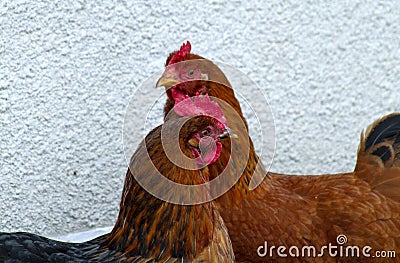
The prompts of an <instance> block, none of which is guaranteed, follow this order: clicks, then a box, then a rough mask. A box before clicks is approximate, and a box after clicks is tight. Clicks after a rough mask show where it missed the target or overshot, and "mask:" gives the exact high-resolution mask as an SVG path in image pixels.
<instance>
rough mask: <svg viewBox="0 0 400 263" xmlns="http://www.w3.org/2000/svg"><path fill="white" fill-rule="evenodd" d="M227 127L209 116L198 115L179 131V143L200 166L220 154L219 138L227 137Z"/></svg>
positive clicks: (212, 160) (208, 162) (213, 159)
mask: <svg viewBox="0 0 400 263" xmlns="http://www.w3.org/2000/svg"><path fill="white" fill-rule="evenodd" d="M229 135H230V134H229V129H228V128H227V127H225V126H224V125H223V124H221V123H219V122H218V121H217V120H215V119H212V118H210V117H205V116H198V117H194V118H192V119H191V120H190V121H188V122H187V123H186V124H185V125H184V126H183V129H182V132H181V140H182V141H181V145H182V144H184V146H185V147H182V148H186V149H188V150H189V152H190V153H189V152H188V153H187V154H188V155H189V154H190V155H191V156H190V157H192V158H194V159H196V163H197V164H198V165H199V166H200V167H204V166H206V165H210V164H213V163H214V162H215V161H216V160H217V159H218V157H219V156H220V154H221V150H222V144H221V140H223V139H225V138H228V137H229Z"/></svg>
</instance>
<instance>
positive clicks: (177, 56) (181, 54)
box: [167, 40, 192, 66]
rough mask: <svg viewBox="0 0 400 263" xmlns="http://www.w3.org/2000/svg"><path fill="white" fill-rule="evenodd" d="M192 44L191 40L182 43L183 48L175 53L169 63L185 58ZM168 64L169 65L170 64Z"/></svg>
mask: <svg viewBox="0 0 400 263" xmlns="http://www.w3.org/2000/svg"><path fill="white" fill-rule="evenodd" d="M191 49H192V46H191V45H190V42H189V40H188V41H187V42H186V44H185V43H183V44H182V46H181V48H180V49H179V50H178V51H177V52H176V53H175V55H174V56H173V57H172V58H171V60H170V61H169V62H168V65H172V64H174V63H177V62H181V61H183V60H184V59H185V57H186V56H187V55H188V54H189V53H190V50H191ZM168 65H167V66H168Z"/></svg>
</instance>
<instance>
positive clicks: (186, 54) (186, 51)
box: [156, 41, 230, 102]
mask: <svg viewBox="0 0 400 263" xmlns="http://www.w3.org/2000/svg"><path fill="white" fill-rule="evenodd" d="M190 50H191V45H190V42H189V41H187V43H186V44H183V45H182V46H181V48H180V49H179V50H178V51H175V52H172V53H171V54H170V55H169V56H168V58H167V61H166V63H165V66H166V69H165V71H164V73H163V75H162V76H161V78H160V79H159V80H158V81H157V84H156V87H161V86H163V87H165V89H166V92H167V95H168V98H169V99H170V100H172V101H173V102H180V101H182V100H184V99H185V98H187V97H192V96H195V95H199V94H206V93H209V92H210V91H209V90H207V85H201V84H200V85H197V84H199V83H200V82H199V80H204V81H213V82H218V83H222V84H224V85H228V86H230V84H229V81H228V80H227V78H226V77H225V75H224V73H223V72H222V71H221V69H220V68H219V67H218V66H217V65H215V64H214V63H213V62H211V61H210V60H208V59H205V58H203V57H201V56H199V55H196V54H192V53H190ZM191 82H195V83H196V84H195V85H193V84H192V83H191ZM209 94H211V95H212V93H209Z"/></svg>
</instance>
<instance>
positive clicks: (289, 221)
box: [157, 51, 400, 262]
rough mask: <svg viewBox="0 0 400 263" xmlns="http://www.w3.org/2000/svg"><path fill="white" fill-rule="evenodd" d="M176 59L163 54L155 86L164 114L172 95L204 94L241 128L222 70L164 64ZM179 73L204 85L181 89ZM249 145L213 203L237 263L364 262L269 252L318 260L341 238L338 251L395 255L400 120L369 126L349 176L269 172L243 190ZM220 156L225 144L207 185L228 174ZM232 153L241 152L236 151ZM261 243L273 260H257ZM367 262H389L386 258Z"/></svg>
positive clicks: (253, 161) (399, 243) (398, 245)
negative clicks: (163, 93)
mask: <svg viewBox="0 0 400 263" xmlns="http://www.w3.org/2000/svg"><path fill="white" fill-rule="evenodd" d="M178 52H179V51H178ZM175 54H176V52H174V53H172V54H170V56H169V58H168V59H167V62H166V65H168V67H167V70H166V71H165V73H164V74H163V76H162V78H160V80H159V81H158V83H157V85H158V86H166V88H169V89H168V90H167V94H168V100H167V103H166V106H165V113H168V112H169V110H170V109H171V107H172V106H173V105H174V104H176V103H177V101H176V99H175V98H174V94H176V93H177V91H176V90H178V92H180V93H185V94H186V95H187V96H193V95H194V94H197V93H201V94H209V95H210V96H213V97H216V98H218V99H221V100H223V101H225V102H227V103H228V104H229V105H230V106H232V107H233V108H234V109H235V111H236V112H237V114H239V115H240V116H241V118H242V121H243V122H244V123H245V126H246V128H247V123H246V120H245V119H244V117H243V114H242V111H241V107H240V105H239V102H238V101H237V99H236V98H235V96H234V92H233V89H232V88H231V86H230V83H229V81H228V80H227V78H226V77H225V76H224V74H223V73H222V71H221V70H220V69H219V68H218V67H217V66H216V65H215V64H213V63H212V62H211V61H209V60H206V59H203V58H202V57H200V56H198V55H195V54H190V53H189V54H185V56H183V55H182V54H181V55H180V57H181V61H183V62H182V63H184V64H183V65H182V66H181V65H179V64H180V63H177V64H176V65H175V64H173V65H171V63H170V60H171V57H174V55H175ZM199 59H200V60H199ZM190 61H193V62H191V63H189V62H190ZM174 62H175V63H176V62H179V61H174ZM182 69H185V70H188V72H192V71H193V69H195V70H198V71H199V72H200V73H201V74H202V75H206V76H208V78H207V81H204V80H203V78H198V79H197V80H195V79H194V80H191V81H190V82H186V83H185V84H184V86H182V85H181V84H180V83H182V82H183V81H182V79H180V76H185V72H176V71H177V70H182ZM171 78H172V79H173V78H174V79H173V80H171ZM165 83H167V85H164V84H165ZM236 88H238V87H236ZM227 115H228V116H227ZM225 116H226V117H227V120H228V125H229V126H230V127H231V128H233V127H232V126H234V125H232V122H233V123H235V122H236V120H235V119H234V118H230V116H229V113H228V114H225ZM234 132H236V130H234ZM238 135H239V140H241V139H246V138H249V137H248V134H247V133H245V132H242V131H240V132H239V134H238ZM249 139H250V152H249V156H248V157H249V158H248V162H247V164H246V163H244V164H243V165H244V166H245V167H246V168H245V169H244V172H243V173H242V171H237V170H236V169H237V166H238V164H239V163H241V162H246V160H247V158H242V157H243V156H241V157H240V158H236V159H235V160H234V163H235V164H236V165H233V166H232V167H228V169H231V170H230V173H231V175H232V177H235V178H239V177H240V178H239V181H238V182H237V184H236V185H235V186H234V187H233V188H232V189H231V190H229V191H228V192H227V193H226V194H224V195H223V196H221V197H220V198H218V199H217V200H216V203H217V205H218V207H219V209H220V212H221V215H222V217H223V219H224V221H225V223H226V225H227V227H228V232H229V235H230V237H231V240H232V244H233V248H234V252H235V256H236V259H237V260H238V261H243V262H270V261H282V262H287V261H288V260H289V262H336V261H339V262H366V260H367V258H365V257H362V254H361V252H360V256H361V257H360V258H358V257H343V258H341V257H332V256H329V255H327V254H328V253H327V252H326V251H325V253H324V255H325V256H324V257H322V258H321V257H300V258H295V257H290V256H288V258H282V257H280V256H278V254H277V252H276V248H277V247H279V246H281V245H282V246H284V247H285V248H286V254H288V249H289V248H290V247H291V246H298V248H299V249H300V251H301V248H302V246H315V248H316V249H317V254H318V251H320V249H321V247H322V246H325V245H326V246H328V245H329V243H331V244H332V245H338V243H337V240H336V239H337V237H338V236H339V235H345V236H346V238H347V243H345V244H344V245H343V246H344V247H345V246H350V245H352V246H358V247H359V248H360V251H361V249H362V248H363V246H367V245H368V246H370V247H371V248H372V250H371V251H369V253H370V254H371V255H374V252H375V251H378V250H382V251H395V252H396V254H397V256H399V255H400V254H399V253H400V198H399V196H400V161H399V157H400V114H392V115H388V116H385V117H383V118H382V119H380V120H377V121H376V122H375V123H373V124H372V125H371V126H370V128H369V129H368V130H367V132H366V134H365V136H363V137H362V138H361V142H360V148H359V153H358V160H357V165H356V169H355V171H354V172H350V173H345V174H332V175H320V176H292V175H285V174H277V173H272V172H269V173H268V174H267V176H266V178H265V180H264V181H263V182H262V183H261V184H260V186H259V187H258V188H256V189H255V190H253V191H250V190H249V182H250V180H251V177H252V176H253V174H254V170H255V167H256V165H257V163H258V162H259V158H258V156H257V154H256V153H255V151H254V147H253V144H252V142H251V138H249ZM226 149H229V147H227V145H226V144H225V145H224V150H223V152H222V153H221V157H220V158H219V160H218V161H217V162H216V163H215V164H213V165H211V166H209V170H210V176H211V178H214V177H216V176H218V175H219V174H221V172H222V171H223V170H224V169H225V167H227V163H228V159H229V157H230V151H228V150H226ZM233 151H235V152H240V149H233ZM243 151H244V150H243ZM239 166H240V165H239ZM261 168H262V166H261ZM258 173H261V174H260V175H265V173H266V171H265V170H264V169H260V170H258ZM265 241H267V243H268V245H269V247H271V246H275V251H274V252H273V253H272V256H271V255H270V254H269V251H268V253H267V255H265V257H260V256H259V255H258V254H257V250H258V249H259V247H260V246H262V245H264V242H265ZM373 260H374V262H381V261H382V262H386V261H388V262H390V261H392V260H393V258H387V259H377V258H375V259H373Z"/></svg>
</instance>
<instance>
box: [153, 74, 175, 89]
mask: <svg viewBox="0 0 400 263" xmlns="http://www.w3.org/2000/svg"><path fill="white" fill-rule="evenodd" d="M176 84H179V80H177V79H176V78H175V77H174V76H170V75H162V76H161V78H159V80H158V81H157V84H156V88H158V87H162V86H163V87H165V88H170V87H173V86H175V85H176Z"/></svg>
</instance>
